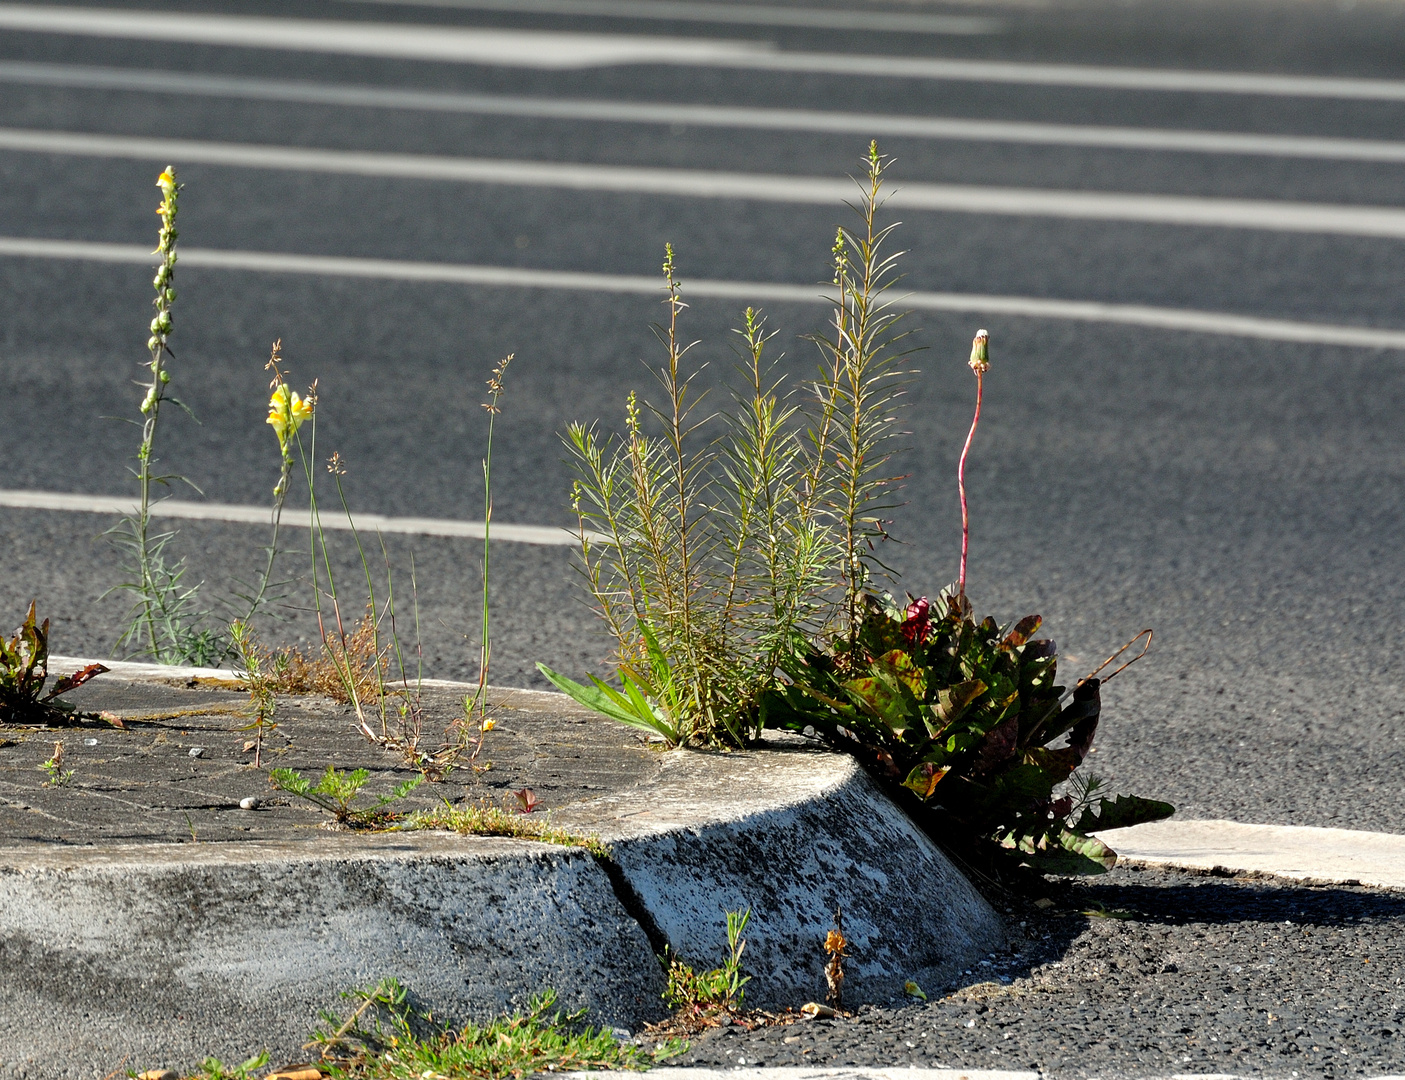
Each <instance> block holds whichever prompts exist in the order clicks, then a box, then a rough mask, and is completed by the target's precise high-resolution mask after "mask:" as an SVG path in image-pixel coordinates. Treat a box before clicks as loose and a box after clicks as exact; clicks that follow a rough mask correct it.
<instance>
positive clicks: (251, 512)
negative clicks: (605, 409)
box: [0, 491, 603, 547]
mask: <svg viewBox="0 0 1405 1080" xmlns="http://www.w3.org/2000/svg"><path fill="white" fill-rule="evenodd" d="M0 506H9V507H14V508H16V509H23V510H62V511H68V512H74V513H84V514H131V513H133V512H135V511H136V509H137V503H136V500H135V499H133V498H131V497H130V496H120V495H117V496H114V495H73V494H69V493H66V492H58V491H0ZM151 516H152V517H158V518H187V519H193V520H196V521H233V522H240V523H244V524H250V525H268V524H270V523H271V520H272V518H271V512H270V510H269V508H268V507H266V506H236V505H230V504H228V503H201V502H187V501H183V500H181V499H164V500H162V501H161V502H158V503H155V504H153V506H152V508H151ZM352 516H353V519H354V521H355V523H356V529H357V530H358V531H360V532H366V533H374V532H382V533H407V534H410V535H412V536H456V537H463V538H466V539H470V540H482V539H483V529H484V525H483V522H481V521H451V520H446V519H443V518H420V517H387V516H386V515H384V514H354V515H352ZM283 524H284V525H288V526H297V527H300V528H304V529H306V528H308V517H307V516H306V515H299V514H297V513H294V512H292V511H284V513H283ZM322 528H324V529H328V530H332V531H347V530H350V529H351V523H350V522H348V521H347V519H346V515H345V514H342V513H340V512H337V513H331V512H328V513H326V514H324V515H323V516H322ZM592 537H593V538H594V539H597V540H602V539H603V537H595V536H594V534H592ZM492 538H493V539H494V540H501V541H503V542H505V543H509V544H546V545H552V546H564V547H569V546H571V545H574V544H578V543H580V539H579V537H578V536H577V534H576V533H574V532H572V531H571V530H569V529H556V528H552V527H550V526H546V525H509V524H506V523H501V522H494V523H493V537H492Z"/></svg>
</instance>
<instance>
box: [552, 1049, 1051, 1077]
mask: <svg viewBox="0 0 1405 1080" xmlns="http://www.w3.org/2000/svg"><path fill="white" fill-rule="evenodd" d="M927 1052H928V1053H933V1054H935V1053H937V1052H938V1051H937V1049H936V1048H933V1049H930V1050H928V1051H927ZM561 1075H562V1076H566V1077H570V1078H571V1080H636V1078H633V1077H631V1075H630V1074H629V1073H627V1072H616V1071H614V1070H602V1071H600V1072H569V1073H562V1074H561ZM1041 1075H1042V1074H1040V1073H1037V1072H1022V1071H1019V1070H1014V1069H919V1068H917V1067H916V1066H906V1065H904V1066H901V1067H897V1068H890V1069H878V1068H874V1069H869V1068H864V1067H862V1066H851V1067H849V1068H843V1069H827V1068H824V1067H823V1066H818V1065H817V1066H814V1067H812V1068H808V1069H796V1068H754V1067H752V1066H750V1065H736V1066H728V1067H727V1068H724V1069H704V1068H697V1067H693V1066H689V1067H686V1068H679V1067H668V1066H663V1067H656V1068H653V1069H650V1070H649V1076H650V1078H651V1080H724V1078H725V1080H1040V1077H1041Z"/></svg>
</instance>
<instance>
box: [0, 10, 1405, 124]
mask: <svg viewBox="0 0 1405 1080" xmlns="http://www.w3.org/2000/svg"><path fill="white" fill-rule="evenodd" d="M0 27H4V28H7V29H12V30H31V31H36V32H41V33H59V34H84V35H91V36H97V37H116V38H130V39H137V40H148V41H184V42H196V43H200V44H207V45H230V46H244V47H249V48H263V49H293V50H304V51H309V52H331V53H343V54H352V55H360V56H394V57H399V58H402V59H414V60H440V61H457V62H460V63H476V64H490V65H496V66H500V67H544V68H567V67H591V66H597V65H606V64H672V65H685V66H697V67H730V68H741V69H753V70H763V71H796V72H809V73H814V74H821V75H866V76H873V77H878V78H909V79H949V80H957V81H961V82H994V83H1015V84H1024V85H1032V86H1079V87H1086V88H1089V89H1096V90H1148V91H1170V92H1179V93H1199V94H1204V93H1209V94H1262V95H1269V96H1286V97H1315V98H1342V99H1346V100H1358V101H1405V80H1399V79H1350V78H1336V77H1333V76H1322V75H1261V74H1256V73H1252V72H1237V71H1184V70H1179V69H1165V68H1121V67H1107V66H1090V65H1081V64H1029V63H1020V62H1015V61H995V60H950V59H942V58H937V57H921V56H862V55H856V54H849V53H810V52H777V51H775V50H773V49H772V48H771V47H769V46H768V45H766V44H764V43H759V42H750V41H724V40H720V39H713V40H709V39H700V38H666V37H653V36H643V35H640V36H633V37H631V36H627V35H616V34H565V33H554V32H549V31H533V30H521V31H518V30H496V29H481V28H476V27H456V26H408V25H405V24H403V23H366V22H338V21H332V20H320V19H268V18H255V17H250V16H243V15H199V14H191V13H188V12H175V11H122V10H117V9H113V8H70V7H30V6H27V5H23V4H0Z"/></svg>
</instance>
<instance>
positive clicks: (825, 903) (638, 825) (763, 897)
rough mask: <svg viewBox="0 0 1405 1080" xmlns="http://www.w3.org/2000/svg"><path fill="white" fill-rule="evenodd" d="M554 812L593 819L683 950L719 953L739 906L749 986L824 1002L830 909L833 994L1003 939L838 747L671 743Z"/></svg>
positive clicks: (882, 994) (939, 975) (706, 957)
mask: <svg viewBox="0 0 1405 1080" xmlns="http://www.w3.org/2000/svg"><path fill="white" fill-rule="evenodd" d="M557 820H558V821H560V822H561V823H562V824H565V825H567V826H569V827H571V828H575V829H581V830H589V831H592V832H598V833H599V834H600V835H601V836H602V837H603V838H605V839H606V840H608V841H609V843H610V844H611V846H612V848H613V850H614V862H615V863H616V864H617V865H618V866H619V867H620V868H621V870H622V871H623V873H624V876H625V878H626V879H627V880H628V882H629V885H630V887H631V888H632V889H633V890H634V891H635V892H636V893H637V895H638V897H639V899H640V901H641V902H642V904H643V906H644V907H645V908H646V909H647V910H648V912H649V914H650V916H652V918H653V921H654V923H655V925H656V926H657V929H658V931H660V932H661V933H662V935H663V937H665V938H667V940H668V941H669V943H670V944H671V945H672V947H673V949H674V950H675V951H676V952H678V953H679V954H680V955H682V956H683V957H684V958H685V959H687V960H689V961H690V962H693V963H695V964H697V963H703V964H706V965H707V966H716V965H718V964H720V963H721V962H722V959H723V957H724V956H725V955H726V933H725V928H726V919H725V914H724V913H725V912H726V911H727V910H733V911H739V910H744V909H747V908H750V909H751V920H750V925H749V926H748V928H747V939H748V940H747V947H746V958H747V961H748V963H747V970H748V971H749V972H750V973H751V974H752V981H751V983H750V984H749V985H748V987H747V998H748V1000H749V1001H753V1002H754V1003H755V1004H757V1005H759V1006H762V1007H776V1006H786V1005H801V1004H803V1003H805V1002H806V1001H823V1000H824V995H825V989H826V986H825V979H824V971H823V969H824V963H825V959H826V956H825V953H824V952H823V950H822V948H821V946H822V943H823V942H824V939H825V935H826V933H827V932H828V931H829V929H830V928H831V927H832V926H833V925H834V923H833V918H834V914H835V909H836V908H842V910H843V917H844V933H845V936H846V937H847V938H848V939H849V941H850V943H851V953H852V956H851V958H850V959H849V960H848V961H847V962H846V963H845V971H846V976H847V977H846V980H845V983H844V991H845V1000H846V1001H854V1002H859V1001H882V1000H887V999H889V998H894V997H897V996H899V995H901V993H902V986H903V983H904V982H905V981H906V980H908V979H913V980H915V981H917V982H918V983H919V984H921V983H924V982H925V983H926V984H927V985H939V984H941V983H944V982H946V981H948V980H949V979H951V978H953V977H955V976H957V975H959V974H960V971H961V970H962V969H963V968H965V967H969V966H970V964H971V962H972V960H973V959H974V958H979V957H983V956H985V955H986V954H987V953H988V952H991V951H994V950H995V949H997V948H999V947H1000V946H1001V945H1002V944H1003V942H1004V931H1003V928H1002V924H1001V922H1000V920H999V918H998V917H997V916H996V914H995V912H994V911H992V910H991V908H990V906H989V905H988V904H987V903H986V902H985V900H984V899H982V898H981V896H980V895H979V894H978V893H977V892H976V891H975V889H974V888H972V886H971V885H970V883H969V882H968V881H967V880H966V879H965V878H964V877H962V876H961V874H960V873H959V872H958V871H957V870H956V868H955V867H954V866H952V864H951V863H950V862H949V861H948V860H947V858H946V857H945V856H944V855H943V854H942V853H941V852H940V851H939V850H938V849H937V848H936V846H935V845H933V843H932V842H931V840H929V839H928V838H927V837H926V836H925V835H924V834H923V833H922V832H921V831H920V830H918V829H917V828H916V827H915V826H913V824H912V823H911V821H910V820H909V819H908V817H907V815H905V814H904V813H903V812H902V811H901V810H900V809H898V808H897V807H896V806H894V805H893V804H892V803H891V802H889V801H888V799H887V798H886V797H885V796H884V795H883V794H882V793H881V792H880V791H879V790H878V789H877V787H876V786H875V785H874V784H873V782H872V781H871V780H869V778H868V777H867V775H865V773H864V772H863V770H862V769H861V768H860V767H859V766H858V765H857V764H856V763H855V762H854V760H853V759H852V758H849V757H847V756H844V755H838V754H832V753H826V752H823V751H818V750H814V749H809V748H804V747H795V746H790V747H787V748H785V749H779V750H767V751H754V752H749V753H746V754H704V753H697V752H691V751H675V752H673V753H670V754H668V755H667V756H665V758H664V761H663V769H662V771H661V772H660V773H659V775H658V776H657V777H655V778H651V779H650V780H648V781H646V782H644V783H642V784H640V785H638V786H636V787H634V788H631V789H630V790H628V791H625V792H621V793H617V794H612V795H608V796H604V797H601V798H599V799H593V800H591V801H589V802H584V803H577V804H575V805H572V806H569V807H567V808H565V809H564V810H563V811H562V812H561V813H560V814H558V815H557Z"/></svg>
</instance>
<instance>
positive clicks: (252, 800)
mask: <svg viewBox="0 0 1405 1080" xmlns="http://www.w3.org/2000/svg"><path fill="white" fill-rule="evenodd" d="M261 802H263V800H262V799H260V798H259V797H258V796H257V795H250V796H249V797H248V798H247V799H240V800H239V809H240V810H257V809H258V808H259V804H260V803H261Z"/></svg>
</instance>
